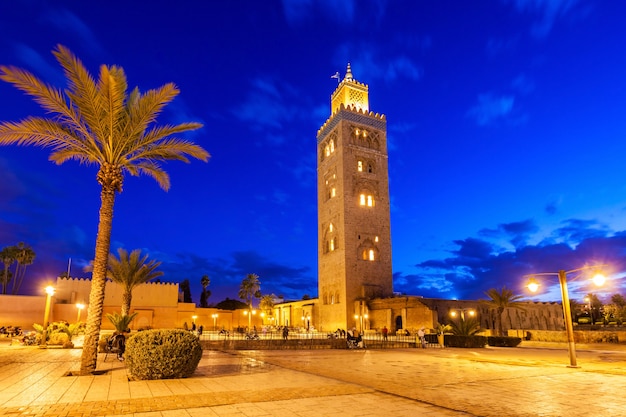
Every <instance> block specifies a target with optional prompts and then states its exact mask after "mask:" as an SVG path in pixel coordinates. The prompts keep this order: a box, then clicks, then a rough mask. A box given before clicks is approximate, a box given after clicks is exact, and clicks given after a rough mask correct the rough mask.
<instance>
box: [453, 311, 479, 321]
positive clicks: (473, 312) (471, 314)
mask: <svg viewBox="0 0 626 417" xmlns="http://www.w3.org/2000/svg"><path fill="white" fill-rule="evenodd" d="M457 312H458V313H460V314H461V320H463V321H465V312H467V315H468V316H470V317H474V316H475V315H476V311H475V310H474V309H472V308H457V309H455V310H452V311H450V315H451V316H452V317H456V316H457V314H458V313H457Z"/></svg>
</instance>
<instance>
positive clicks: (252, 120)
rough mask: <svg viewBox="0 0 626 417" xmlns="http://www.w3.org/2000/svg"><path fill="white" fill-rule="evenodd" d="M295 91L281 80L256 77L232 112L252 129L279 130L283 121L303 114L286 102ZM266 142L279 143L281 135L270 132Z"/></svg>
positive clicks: (291, 119) (278, 131)
mask: <svg viewBox="0 0 626 417" xmlns="http://www.w3.org/2000/svg"><path fill="white" fill-rule="evenodd" d="M296 94H297V92H296V91H295V89H293V88H291V87H290V86H289V85H287V84H286V83H284V82H280V83H279V82H277V81H276V80H275V79H272V78H269V77H267V78H256V79H254V80H252V85H251V88H250V91H249V93H248V95H247V97H246V98H245V99H244V101H243V103H242V104H241V105H240V106H238V107H236V108H234V109H233V110H232V114H233V115H234V116H235V117H237V118H238V119H239V120H241V121H242V122H244V123H246V124H247V125H248V126H250V127H251V128H252V129H253V130H256V131H270V132H272V131H273V132H277V133H282V132H281V129H282V128H283V127H284V126H285V124H286V123H288V122H291V121H293V120H297V119H299V118H302V117H304V111H303V110H299V109H296V108H295V107H294V106H290V105H288V104H287V103H288V102H289V98H293V97H295V95H296ZM270 138H271V140H270V142H271V143H274V144H281V143H282V139H281V138H282V136H279V135H278V134H273V135H272V136H271V137H270Z"/></svg>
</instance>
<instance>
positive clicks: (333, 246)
mask: <svg viewBox="0 0 626 417" xmlns="http://www.w3.org/2000/svg"><path fill="white" fill-rule="evenodd" d="M328 250H329V251H330V252H332V251H334V250H335V239H331V240H330V242H328Z"/></svg>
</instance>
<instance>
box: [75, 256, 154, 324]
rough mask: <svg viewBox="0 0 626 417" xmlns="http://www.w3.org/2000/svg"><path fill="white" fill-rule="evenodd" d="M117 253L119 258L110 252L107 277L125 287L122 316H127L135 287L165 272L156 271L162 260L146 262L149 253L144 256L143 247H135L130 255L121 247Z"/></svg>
mask: <svg viewBox="0 0 626 417" xmlns="http://www.w3.org/2000/svg"><path fill="white" fill-rule="evenodd" d="M117 253H118V254H119V258H116V257H115V255H113V254H112V253H111V254H109V265H108V270H107V278H111V279H112V280H113V282H116V283H118V284H119V285H121V286H122V288H123V289H124V293H123V294H122V316H127V315H128V314H129V313H130V304H131V301H132V299H133V289H135V287H137V286H138V285H140V284H145V283H146V282H148V281H150V280H152V279H154V278H158V277H160V276H162V275H163V272H161V271H156V269H157V268H158V267H159V266H160V265H161V262H157V261H155V260H151V261H150V262H146V261H147V259H148V255H145V256H143V257H142V256H141V249H135V250H133V251H132V252H131V253H130V255H129V254H128V252H127V251H126V249H123V248H119V249H118V250H117ZM87 269H89V267H88V268H87Z"/></svg>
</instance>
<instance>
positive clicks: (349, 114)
mask: <svg viewBox="0 0 626 417" xmlns="http://www.w3.org/2000/svg"><path fill="white" fill-rule="evenodd" d="M364 119H367V123H368V124H371V125H373V126H375V127H376V128H378V129H381V130H384V129H385V128H386V124H387V117H386V116H385V115H384V114H380V113H374V112H373V111H370V110H364V109H360V108H357V107H355V106H352V105H348V106H345V105H344V104H341V105H340V106H339V108H338V109H337V111H335V112H333V114H332V115H331V116H330V117H329V118H328V119H327V120H326V121H325V122H324V124H323V125H322V126H321V127H320V128H319V129H318V131H317V140H318V143H319V142H320V140H321V139H322V138H324V137H325V136H326V134H327V133H328V132H330V131H331V130H332V129H334V128H335V126H336V125H337V123H338V122H339V121H340V120H350V121H353V122H356V123H365V120H364Z"/></svg>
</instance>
